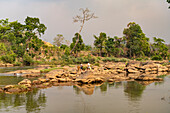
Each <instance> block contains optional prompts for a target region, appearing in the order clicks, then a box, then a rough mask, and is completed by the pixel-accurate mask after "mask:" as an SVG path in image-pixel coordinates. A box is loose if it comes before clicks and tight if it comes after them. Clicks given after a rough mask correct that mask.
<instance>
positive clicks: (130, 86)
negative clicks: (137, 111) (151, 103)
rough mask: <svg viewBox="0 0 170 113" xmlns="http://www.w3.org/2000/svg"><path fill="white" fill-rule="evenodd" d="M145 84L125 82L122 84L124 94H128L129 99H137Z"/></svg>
mask: <svg viewBox="0 0 170 113" xmlns="http://www.w3.org/2000/svg"><path fill="white" fill-rule="evenodd" d="M145 88H146V86H144V85H141V84H139V83H137V82H135V81H133V82H126V83H125V84H124V92H125V95H126V96H128V98H129V99H130V100H131V101H136V100H139V99H140V98H141V96H142V93H143V91H144V90H145Z"/></svg>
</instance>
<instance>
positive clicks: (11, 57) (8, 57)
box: [1, 54, 16, 63]
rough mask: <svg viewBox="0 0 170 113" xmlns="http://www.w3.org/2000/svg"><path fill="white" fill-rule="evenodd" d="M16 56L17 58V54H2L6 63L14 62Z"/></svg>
mask: <svg viewBox="0 0 170 113" xmlns="http://www.w3.org/2000/svg"><path fill="white" fill-rule="evenodd" d="M15 58H16V55H15V54H7V55H2V56H1V60H2V61H3V62H6V63H13V62H14V61H15Z"/></svg>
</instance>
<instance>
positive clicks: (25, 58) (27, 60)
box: [23, 54, 33, 66]
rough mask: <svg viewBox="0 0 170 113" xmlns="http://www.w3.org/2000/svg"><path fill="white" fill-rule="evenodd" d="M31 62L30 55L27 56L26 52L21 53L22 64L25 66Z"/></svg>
mask: <svg viewBox="0 0 170 113" xmlns="http://www.w3.org/2000/svg"><path fill="white" fill-rule="evenodd" d="M32 63H33V59H32V57H31V56H29V55H28V54H24V55H23V64H24V65H26V66H29V65H31V64H32Z"/></svg>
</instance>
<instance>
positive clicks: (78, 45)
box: [70, 33, 85, 54]
mask: <svg viewBox="0 0 170 113" xmlns="http://www.w3.org/2000/svg"><path fill="white" fill-rule="evenodd" d="M78 35H79V41H78V43H77V45H76V47H75V49H74V53H75V54H78V52H80V51H81V50H83V49H84V47H85V44H84V43H83V39H82V38H81V35H80V34H78V33H76V34H75V37H73V39H72V40H73V42H72V43H71V45H70V48H71V49H73V47H74V45H75V44H76V41H77V39H78Z"/></svg>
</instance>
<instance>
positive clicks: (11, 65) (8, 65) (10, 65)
mask: <svg viewBox="0 0 170 113" xmlns="http://www.w3.org/2000/svg"><path fill="white" fill-rule="evenodd" d="M5 66H6V67H13V66H14V65H13V64H6V65H5Z"/></svg>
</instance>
